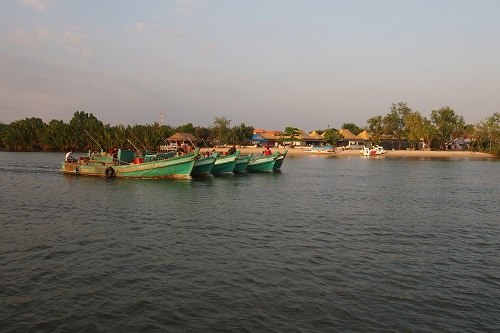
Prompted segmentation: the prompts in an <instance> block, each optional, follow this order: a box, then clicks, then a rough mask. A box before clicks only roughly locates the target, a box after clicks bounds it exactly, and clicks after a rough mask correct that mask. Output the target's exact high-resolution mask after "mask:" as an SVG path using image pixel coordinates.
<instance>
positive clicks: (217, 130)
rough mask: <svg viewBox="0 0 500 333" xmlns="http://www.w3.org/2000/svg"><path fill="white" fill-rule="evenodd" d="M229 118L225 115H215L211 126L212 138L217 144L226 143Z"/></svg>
mask: <svg viewBox="0 0 500 333" xmlns="http://www.w3.org/2000/svg"><path fill="white" fill-rule="evenodd" d="M230 124H231V120H229V119H227V118H226V117H220V118H219V117H215V120H214V124H213V126H212V134H213V139H214V140H215V142H216V143H217V144H218V145H222V144H226V143H228V142H229V141H230V140H229V133H230V129H229V126H230Z"/></svg>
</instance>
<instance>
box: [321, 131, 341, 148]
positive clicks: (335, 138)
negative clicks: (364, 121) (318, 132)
mask: <svg viewBox="0 0 500 333" xmlns="http://www.w3.org/2000/svg"><path fill="white" fill-rule="evenodd" d="M323 138H324V141H325V143H327V144H330V145H332V146H336V145H337V142H339V141H341V140H344V136H343V135H342V134H340V132H339V131H337V130H335V129H330V128H329V129H327V130H326V131H325V133H324V136H323Z"/></svg>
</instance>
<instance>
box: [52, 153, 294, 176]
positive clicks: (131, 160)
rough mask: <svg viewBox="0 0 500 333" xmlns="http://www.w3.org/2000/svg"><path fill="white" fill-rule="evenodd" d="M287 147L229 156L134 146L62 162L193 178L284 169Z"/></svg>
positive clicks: (102, 170)
mask: <svg viewBox="0 0 500 333" xmlns="http://www.w3.org/2000/svg"><path fill="white" fill-rule="evenodd" d="M286 154H287V151H286V150H285V151H284V152H283V153H280V152H275V153H273V154H271V155H268V156H266V155H262V156H256V155H253V154H248V155H241V154H240V151H239V150H238V151H236V153H234V154H230V155H227V156H223V155H220V154H218V153H212V154H211V155H209V156H205V157H204V156H203V155H200V149H199V148H195V149H194V150H193V151H192V152H190V153H188V154H185V155H181V156H178V155H177V154H176V153H175V152H166V153H158V154H148V153H146V154H144V155H140V156H138V155H136V154H135V152H134V151H132V150H121V149H119V150H118V151H117V153H116V154H114V155H107V154H105V153H104V154H102V153H96V152H94V153H93V152H89V153H88V154H87V156H82V157H80V158H79V159H77V160H71V161H65V162H62V166H61V169H60V170H61V171H62V172H63V173H66V174H76V175H86V176H99V177H105V178H111V177H116V178H153V179H162V178H191V177H200V176H208V175H224V174H234V173H243V172H273V171H279V170H281V166H282V165H283V161H284V159H285V157H286Z"/></svg>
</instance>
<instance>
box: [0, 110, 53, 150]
mask: <svg viewBox="0 0 500 333" xmlns="http://www.w3.org/2000/svg"><path fill="white" fill-rule="evenodd" d="M44 132H45V124H44V122H43V121H42V119H40V118H34V117H32V118H25V119H22V120H17V121H14V122H12V123H10V124H9V126H8V127H7V130H6V131H5V147H6V148H7V149H11V150H41V149H42V148H43V141H42V140H43V137H44Z"/></svg>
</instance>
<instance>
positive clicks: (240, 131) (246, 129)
mask: <svg viewBox="0 0 500 333" xmlns="http://www.w3.org/2000/svg"><path fill="white" fill-rule="evenodd" d="M253 130H254V128H253V127H251V126H246V125H245V124H244V123H241V124H240V125H239V126H236V127H233V128H231V130H230V133H229V142H232V143H234V144H237V145H243V144H244V143H246V142H247V141H249V140H250V139H251V138H252V134H253Z"/></svg>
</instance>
